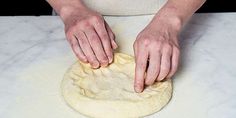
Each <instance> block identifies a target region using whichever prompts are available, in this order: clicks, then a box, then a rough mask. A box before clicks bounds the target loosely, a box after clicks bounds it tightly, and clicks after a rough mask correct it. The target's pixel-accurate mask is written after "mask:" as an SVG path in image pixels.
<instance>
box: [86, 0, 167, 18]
mask: <svg viewBox="0 0 236 118" xmlns="http://www.w3.org/2000/svg"><path fill="white" fill-rule="evenodd" d="M83 1H84V3H85V4H86V6H88V7H89V8H91V9H93V10H95V11H98V12H99V13H101V14H103V15H145V14H155V13H156V12H157V11H158V10H159V9H160V8H161V7H162V6H163V5H164V4H165V3H166V1H167V0H83Z"/></svg>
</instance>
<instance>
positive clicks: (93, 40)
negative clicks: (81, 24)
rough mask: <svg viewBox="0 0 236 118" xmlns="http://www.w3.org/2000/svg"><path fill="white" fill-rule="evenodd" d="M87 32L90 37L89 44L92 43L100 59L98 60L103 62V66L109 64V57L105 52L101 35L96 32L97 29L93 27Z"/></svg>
mask: <svg viewBox="0 0 236 118" xmlns="http://www.w3.org/2000/svg"><path fill="white" fill-rule="evenodd" d="M85 34H86V36H87V38H88V41H89V44H90V45H91V47H92V50H93V52H94V54H95V56H96V58H97V59H98V61H99V62H100V64H101V66H103V67H104V66H107V65H108V58H107V56H106V54H105V52H104V49H103V46H102V42H101V39H100V38H99V36H98V35H97V33H96V32H95V30H94V29H92V28H91V29H88V30H86V31H85Z"/></svg>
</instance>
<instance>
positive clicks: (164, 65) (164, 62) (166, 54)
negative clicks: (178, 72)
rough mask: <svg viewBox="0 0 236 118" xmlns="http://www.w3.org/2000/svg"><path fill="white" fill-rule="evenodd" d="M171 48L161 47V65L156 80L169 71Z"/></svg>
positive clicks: (161, 78) (162, 77)
mask: <svg viewBox="0 0 236 118" xmlns="http://www.w3.org/2000/svg"><path fill="white" fill-rule="evenodd" d="M171 53H172V50H170V46H167V47H165V46H164V47H163V51H162V56H161V66H160V73H159V75H158V77H157V81H161V80H163V79H164V78H165V77H166V76H167V75H168V73H169V71H170V58H171Z"/></svg>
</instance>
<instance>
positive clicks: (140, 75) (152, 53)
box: [133, 16, 181, 92]
mask: <svg viewBox="0 0 236 118" xmlns="http://www.w3.org/2000/svg"><path fill="white" fill-rule="evenodd" d="M180 27H181V24H180V22H179V20H178V19H175V18H168V17H165V18H160V17H157V16H156V17H154V18H153V20H152V21H151V22H150V24H149V25H148V26H147V27H146V28H145V29H144V30H143V31H141V32H140V33H139V35H138V36H137V39H136V41H135V42H134V45H133V46H134V54H135V62H136V66H135V82H134V89H135V91H136V92H142V91H143V89H144V85H152V84H153V83H154V82H155V81H161V80H163V79H164V78H170V77H172V76H173V75H174V73H175V72H176V70H177V67H178V62H179V55H180V50H179V44H178V33H179V31H180V29H181V28H180Z"/></svg>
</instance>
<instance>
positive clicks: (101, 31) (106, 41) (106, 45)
mask: <svg viewBox="0 0 236 118" xmlns="http://www.w3.org/2000/svg"><path fill="white" fill-rule="evenodd" d="M94 28H95V31H96V32H97V34H98V36H99V38H100V40H101V42H102V46H103V49H104V51H105V53H106V56H107V58H108V60H109V63H111V62H112V61H113V50H112V46H111V40H110V38H109V36H108V32H107V30H106V28H105V25H104V22H103V23H97V24H95V25H94Z"/></svg>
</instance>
